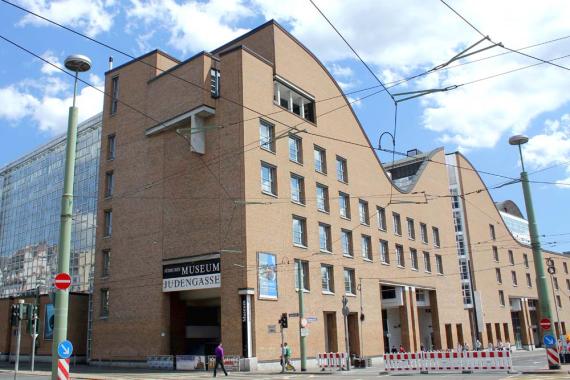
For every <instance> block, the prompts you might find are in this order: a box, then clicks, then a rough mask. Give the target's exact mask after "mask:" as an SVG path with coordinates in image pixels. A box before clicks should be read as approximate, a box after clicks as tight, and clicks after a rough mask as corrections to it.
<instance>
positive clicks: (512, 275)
mask: <svg viewBox="0 0 570 380" xmlns="http://www.w3.org/2000/svg"><path fill="white" fill-rule="evenodd" d="M511 278H512V279H513V286H519V282H518V281H517V272H515V271H514V270H513V271H511Z"/></svg>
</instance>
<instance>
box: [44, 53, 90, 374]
mask: <svg viewBox="0 0 570 380" xmlns="http://www.w3.org/2000/svg"><path fill="white" fill-rule="evenodd" d="M65 67H66V68H67V69H68V70H70V71H73V72H75V81H74V84H73V105H72V106H71V107H69V117H68V119H67V144H66V147H65V175H64V178H63V195H62V197H61V222H60V228H59V249H58V256H57V271H58V273H69V258H70V246H71V223H72V213H73V180H74V168H75V148H76V144H77V113H78V109H77V107H76V106H75V98H76V93H77V79H78V76H79V73H82V72H85V71H87V70H89V69H90V68H91V60H90V59H89V58H88V57H86V56H84V55H78V54H76V55H70V56H69V57H67V58H66V59H65ZM68 306H69V293H68V290H67V289H66V290H57V291H56V295H55V309H54V315H55V321H54V322H55V323H54V329H53V347H52V351H51V352H52V354H51V356H52V362H51V378H52V380H57V379H58V371H57V364H58V359H59V358H58V353H57V348H58V345H59V344H60V343H61V342H63V341H64V340H66V339H67V314H68Z"/></svg>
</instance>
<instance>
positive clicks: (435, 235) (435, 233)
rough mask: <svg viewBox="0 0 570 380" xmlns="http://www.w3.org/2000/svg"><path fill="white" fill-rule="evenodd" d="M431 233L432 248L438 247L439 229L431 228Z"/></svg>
mask: <svg viewBox="0 0 570 380" xmlns="http://www.w3.org/2000/svg"><path fill="white" fill-rule="evenodd" d="M431 232H432V235H433V246H434V247H439V228H437V227H432V228H431Z"/></svg>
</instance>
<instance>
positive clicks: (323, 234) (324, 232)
mask: <svg viewBox="0 0 570 380" xmlns="http://www.w3.org/2000/svg"><path fill="white" fill-rule="evenodd" d="M319 248H320V250H321V252H332V241H331V226H330V225H328V224H325V223H319Z"/></svg>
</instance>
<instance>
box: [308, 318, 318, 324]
mask: <svg viewBox="0 0 570 380" xmlns="http://www.w3.org/2000/svg"><path fill="white" fill-rule="evenodd" d="M316 321H317V317H307V322H309V323H313V322H316Z"/></svg>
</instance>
